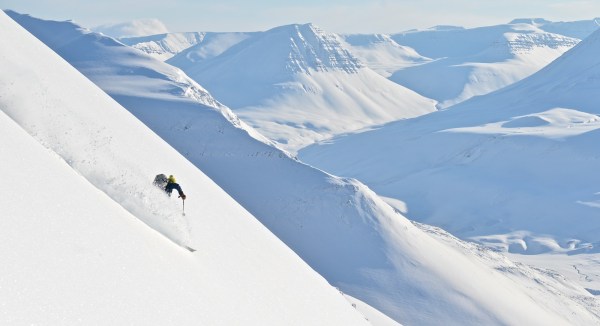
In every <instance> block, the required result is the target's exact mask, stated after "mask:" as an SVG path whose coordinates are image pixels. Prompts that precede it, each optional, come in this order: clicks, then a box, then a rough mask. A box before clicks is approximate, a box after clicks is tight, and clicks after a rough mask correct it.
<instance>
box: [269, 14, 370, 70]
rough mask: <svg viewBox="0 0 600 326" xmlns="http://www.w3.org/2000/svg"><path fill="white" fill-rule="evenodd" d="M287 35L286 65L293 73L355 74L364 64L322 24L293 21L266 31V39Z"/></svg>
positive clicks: (285, 43) (285, 36) (285, 44)
mask: <svg viewBox="0 0 600 326" xmlns="http://www.w3.org/2000/svg"><path fill="white" fill-rule="evenodd" d="M280 38H286V39H288V40H287V42H282V43H279V44H284V46H286V47H287V49H286V50H287V51H289V52H288V53H287V54H286V57H287V60H286V62H285V68H286V70H287V71H289V72H293V73H310V70H314V71H330V70H343V71H345V72H348V73H355V72H356V71H358V69H359V68H360V67H361V64H360V62H359V61H358V59H357V58H355V57H354V56H353V55H352V54H351V53H350V52H349V51H347V50H346V49H344V48H343V47H342V46H341V43H340V41H339V39H338V37H337V36H336V35H334V34H330V33H326V32H324V31H323V30H322V29H320V28H319V27H317V26H315V25H313V24H311V23H308V24H293V25H285V26H280V27H276V28H273V29H271V30H269V31H266V32H265V33H264V35H263V40H264V41H266V42H270V41H271V40H272V39H280Z"/></svg>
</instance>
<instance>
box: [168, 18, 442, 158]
mask: <svg viewBox="0 0 600 326" xmlns="http://www.w3.org/2000/svg"><path fill="white" fill-rule="evenodd" d="M188 54H189V53H186V52H185V51H184V52H182V53H180V54H178V55H177V56H175V57H173V58H172V59H170V60H168V63H170V64H173V65H176V66H178V67H180V68H181V69H183V70H184V71H185V72H186V73H187V74H188V75H189V76H190V77H192V78H193V79H194V80H195V81H197V82H199V83H200V84H202V85H203V86H204V87H206V88H207V89H208V90H209V91H210V92H211V94H213V95H214V96H215V97H216V98H217V99H218V100H219V101H220V102H222V103H224V104H226V105H227V106H229V107H230V108H231V109H233V110H234V112H236V114H237V115H239V116H240V117H241V118H242V119H243V120H244V121H246V122H247V123H249V124H250V125H252V126H253V127H255V128H256V129H257V130H258V131H259V132H260V133H262V134H263V135H265V136H266V137H268V138H270V139H272V140H274V141H276V142H277V143H278V144H279V145H280V146H281V147H282V148H284V149H286V150H289V151H292V152H293V151H295V150H297V149H299V148H301V147H304V146H306V145H307V144H310V143H313V142H314V141H316V140H322V139H325V138H329V137H332V136H334V135H337V134H341V133H346V132H351V131H356V130H358V129H362V128H365V127H369V126H373V125H377V124H382V123H385V122H389V121H395V120H399V119H403V118H408V117H414V116H418V115H422V114H425V113H429V112H432V111H434V110H435V107H434V105H435V103H434V101H432V100H430V99H427V98H424V97H422V96H420V95H418V94H416V93H414V92H412V91H410V90H408V89H406V88H404V87H402V86H399V85H397V84H395V83H393V82H390V81H389V80H387V79H385V78H383V77H382V76H381V75H379V74H377V73H375V72H374V71H372V70H371V69H369V68H366V67H364V66H363V65H362V64H361V63H360V62H359V61H358V60H357V59H356V58H355V57H354V56H353V55H352V54H351V53H350V52H348V51H347V50H346V49H344V48H343V47H342V46H341V43H340V41H339V39H338V37H337V36H336V35H334V34H329V33H325V32H324V31H322V30H321V29H319V28H318V27H316V26H314V25H312V24H306V25H287V26H281V27H276V28H273V29H271V30H269V31H266V32H262V33H256V34H254V35H253V36H252V37H250V38H248V39H246V40H244V41H242V42H240V43H238V44H236V45H234V46H232V47H230V48H229V49H227V50H226V51H224V52H223V53H221V54H220V55H218V56H216V57H214V58H212V59H207V60H201V61H198V62H195V63H190V60H189V59H188V57H187V56H188Z"/></svg>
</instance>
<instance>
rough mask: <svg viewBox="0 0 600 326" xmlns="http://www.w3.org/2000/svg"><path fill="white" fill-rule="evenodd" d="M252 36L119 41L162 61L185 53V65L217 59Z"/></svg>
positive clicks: (196, 35)
mask: <svg viewBox="0 0 600 326" xmlns="http://www.w3.org/2000/svg"><path fill="white" fill-rule="evenodd" d="M250 35H252V33H212V32H190V33H167V34H159V35H152V36H145V37H129V38H120V39H119V41H121V42H123V43H124V44H127V45H129V46H131V47H133V48H136V49H138V50H140V51H143V52H145V53H148V54H150V55H152V56H153V57H155V58H157V59H159V60H161V61H166V60H167V59H171V58H172V57H173V56H174V55H176V54H179V53H181V52H184V51H185V54H183V55H182V56H180V58H184V59H183V61H184V62H183V64H186V63H194V62H197V61H200V60H205V59H210V58H212V57H215V56H217V55H219V54H221V53H222V52H223V51H225V50H227V49H228V48H229V47H231V46H233V45H235V44H237V43H239V42H241V41H243V40H244V39H246V38H248V37H249V36H250Z"/></svg>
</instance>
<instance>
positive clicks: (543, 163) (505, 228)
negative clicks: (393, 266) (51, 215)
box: [301, 31, 600, 293]
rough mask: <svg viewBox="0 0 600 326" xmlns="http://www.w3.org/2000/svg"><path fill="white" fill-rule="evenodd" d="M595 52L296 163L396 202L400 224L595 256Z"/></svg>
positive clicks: (594, 38) (595, 47)
mask: <svg viewBox="0 0 600 326" xmlns="http://www.w3.org/2000/svg"><path fill="white" fill-rule="evenodd" d="M599 51H600V31H597V32H595V33H594V34H592V35H591V36H589V37H588V38H586V39H585V40H584V41H582V42H581V43H579V44H578V45H577V46H576V47H574V48H573V49H571V50H570V51H569V52H567V53H565V54H564V55H563V56H561V57H560V58H558V59H557V60H555V61H554V62H553V63H551V64H550V65H548V66H547V67H545V68H543V69H542V70H540V71H539V72H538V73H536V74H534V75H532V76H530V77H529V78H526V79H524V80H522V81H520V82H518V83H515V84H513V85H511V86H508V87H506V88H504V89H501V90H499V91H496V92H494V93H492V94H488V95H485V96H481V97H477V98H474V99H471V100H469V101H466V102H464V103H461V104H459V105H456V106H454V107H452V108H450V109H448V110H446V111H444V112H436V113H433V114H431V115H428V116H424V117H419V118H415V119H411V120H409V121H402V122H398V123H392V124H389V125H387V126H385V127H383V128H381V129H379V130H376V131H371V132H365V133H362V134H359V135H353V136H348V137H346V138H340V139H337V140H332V141H330V142H329V143H327V144H322V145H319V146H314V147H311V148H308V149H306V150H304V151H302V152H301V158H302V159H303V160H306V161H307V162H310V163H312V164H314V165H315V166H319V167H321V168H323V169H325V170H327V171H331V172H333V173H337V174H339V175H345V176H352V177H356V178H358V179H360V180H361V181H364V182H366V183H367V184H368V185H369V186H370V187H372V188H373V189H374V190H375V191H377V192H378V193H380V194H381V195H384V196H387V197H392V198H396V199H400V200H402V201H404V202H405V203H406V205H407V214H408V216H409V217H410V218H413V219H417V220H419V221H423V222H425V223H428V224H433V225H438V226H442V227H443V228H444V229H446V230H449V231H450V232H452V233H453V234H456V235H458V236H460V237H462V238H470V239H476V240H478V241H481V242H483V243H486V244H487V245H488V246H493V247H496V248H498V249H499V250H503V251H509V252H514V253H526V254H540V253H545V252H552V253H569V254H575V253H597V252H598V246H599V245H600V241H599V238H598V234H599V233H598V232H599V231H600V221H598V219H597V216H598V214H599V213H600V211H599V208H600V198H599V197H598V194H599V193H600V192H599V186H598V185H599V184H600V174H598V173H597V166H598V164H599V163H600V162H599V158H600V149H599V147H598V146H597V144H598V142H599V141H600V107H599V106H598V101H597V100H596V98H597V95H596V94H597V93H598V91H599V90H600V68H599V67H600V59H599V57H598V55H597V54H598V53H599ZM392 139H393V141H391V140H392ZM596 266H597V263H596ZM596 268H597V267H596ZM578 277H581V276H578ZM583 279H585V280H584V282H588V281H591V277H590V278H582V280H583ZM595 284H596V285H595V286H598V285H597V284H598V283H597V282H596V283H595ZM590 290H591V292H593V293H598V292H597V290H598V288H596V287H591V288H590Z"/></svg>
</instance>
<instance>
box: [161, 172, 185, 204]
mask: <svg viewBox="0 0 600 326" xmlns="http://www.w3.org/2000/svg"><path fill="white" fill-rule="evenodd" d="M154 185H155V186H157V187H159V188H160V189H162V190H164V191H165V192H166V193H167V194H168V195H169V196H171V193H172V192H173V189H176V190H177V192H178V193H179V198H181V199H182V200H185V198H186V196H185V194H184V193H183V190H181V186H180V185H179V184H178V183H177V181H176V180H175V177H174V176H173V175H170V176H169V177H168V178H167V176H166V175H164V174H159V175H157V176H156V177H155V178H154Z"/></svg>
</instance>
